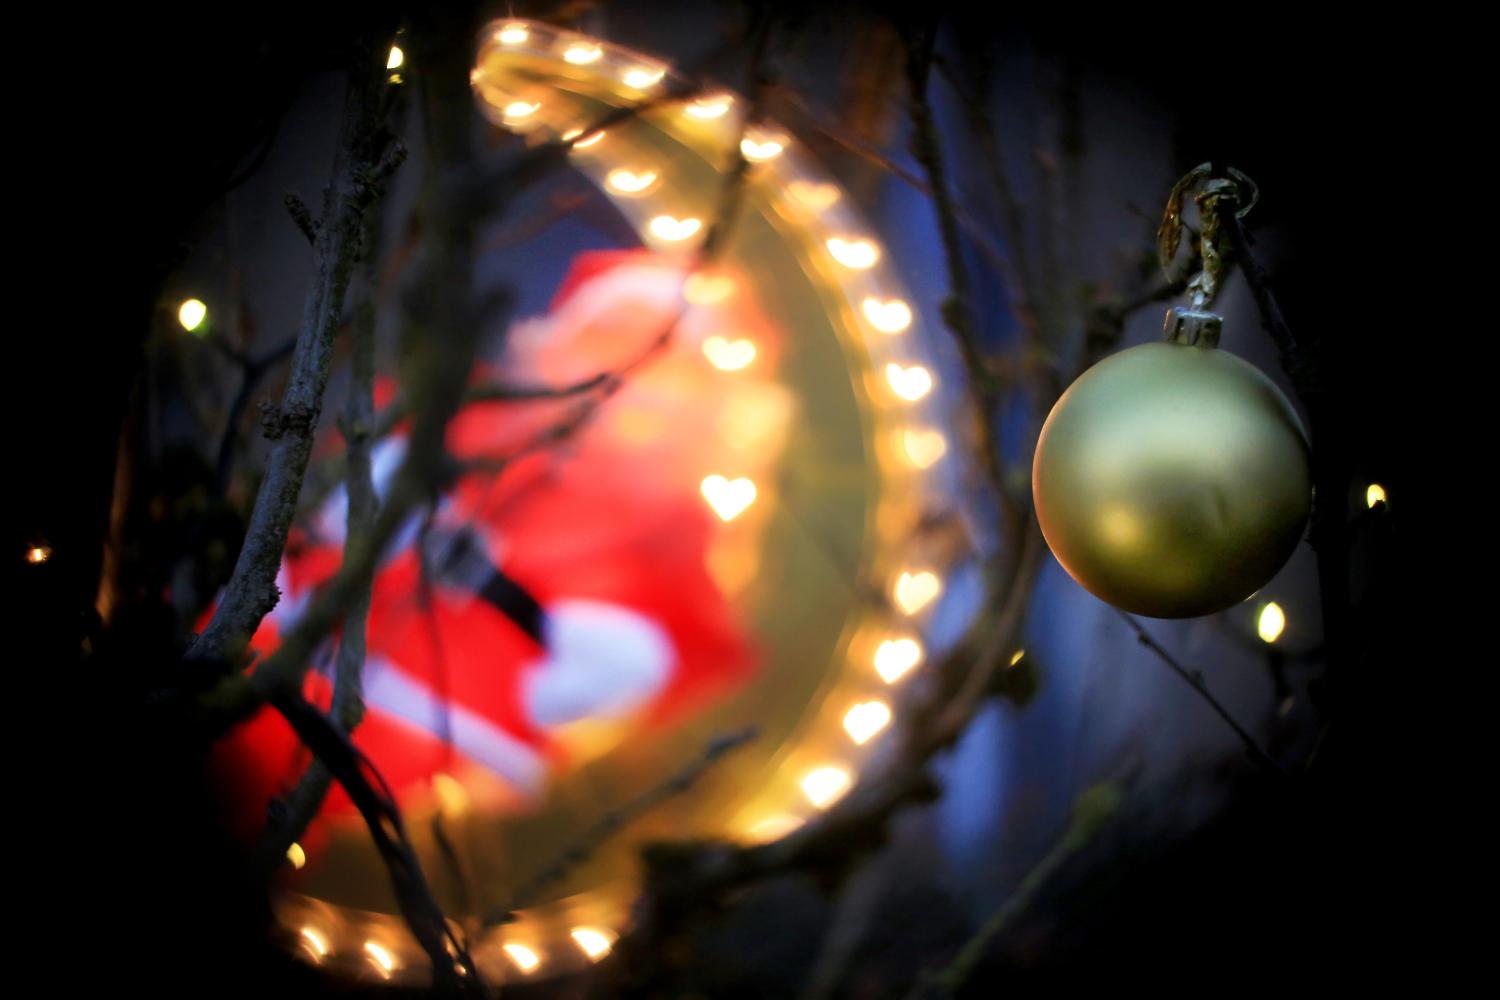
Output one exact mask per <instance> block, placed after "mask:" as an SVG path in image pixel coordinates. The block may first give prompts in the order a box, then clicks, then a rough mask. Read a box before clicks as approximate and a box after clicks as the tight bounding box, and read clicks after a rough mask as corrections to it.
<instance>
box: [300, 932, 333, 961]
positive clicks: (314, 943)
mask: <svg viewBox="0 0 1500 1000" xmlns="http://www.w3.org/2000/svg"><path fill="white" fill-rule="evenodd" d="M301 937H302V947H304V948H306V949H307V950H308V952H309V953H310V954H311V955H312V957H313V958H314V959H319V958H322V957H323V956H324V955H326V954H328V939H327V938H326V937H324V936H323V935H322V933H321V932H319V931H318V930H317V929H316V928H314V927H304V928H302V932H301Z"/></svg>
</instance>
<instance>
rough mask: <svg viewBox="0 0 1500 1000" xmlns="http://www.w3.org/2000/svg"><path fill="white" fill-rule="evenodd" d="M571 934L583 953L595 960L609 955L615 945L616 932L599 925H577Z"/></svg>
mask: <svg viewBox="0 0 1500 1000" xmlns="http://www.w3.org/2000/svg"><path fill="white" fill-rule="evenodd" d="M571 936H572V938H573V940H574V942H575V943H577V945H578V947H580V948H582V949H583V953H584V954H585V955H587V956H588V957H589V959H590V960H591V961H595V962H597V961H598V960H599V959H601V958H603V957H604V956H605V955H608V954H609V949H611V948H613V947H614V946H615V936H614V934H613V933H611V932H610V931H607V930H603V929H602V928H599V927H575V928H573V931H572V935H571Z"/></svg>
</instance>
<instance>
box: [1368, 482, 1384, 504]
mask: <svg viewBox="0 0 1500 1000" xmlns="http://www.w3.org/2000/svg"><path fill="white" fill-rule="evenodd" d="M1378 503H1385V487H1384V486H1381V485H1380V484H1379V483H1371V484H1370V487H1369V489H1367V490H1365V506H1367V507H1374V506H1375V505H1376V504H1378Z"/></svg>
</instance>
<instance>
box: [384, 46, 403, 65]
mask: <svg viewBox="0 0 1500 1000" xmlns="http://www.w3.org/2000/svg"><path fill="white" fill-rule="evenodd" d="M404 62H406V53H405V52H402V51H401V46H399V45H392V46H391V54H390V55H388V56H386V57H385V68H386V69H400V68H401V64H402V63H404Z"/></svg>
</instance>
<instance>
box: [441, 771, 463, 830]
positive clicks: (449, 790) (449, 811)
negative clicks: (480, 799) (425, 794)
mask: <svg viewBox="0 0 1500 1000" xmlns="http://www.w3.org/2000/svg"><path fill="white" fill-rule="evenodd" d="M432 794H433V796H434V797H435V798H436V799H437V803H438V810H439V811H440V812H441V813H442V814H443V815H444V816H446V817H447V818H449V819H457V818H458V817H460V816H462V815H464V813H466V812H468V811H469V792H468V790H467V789H465V788H464V786H463V784H462V783H460V782H459V780H458V779H457V778H455V777H453V776H452V775H450V774H443V773H441V772H439V773H437V774H434V775H433V776H432Z"/></svg>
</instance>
